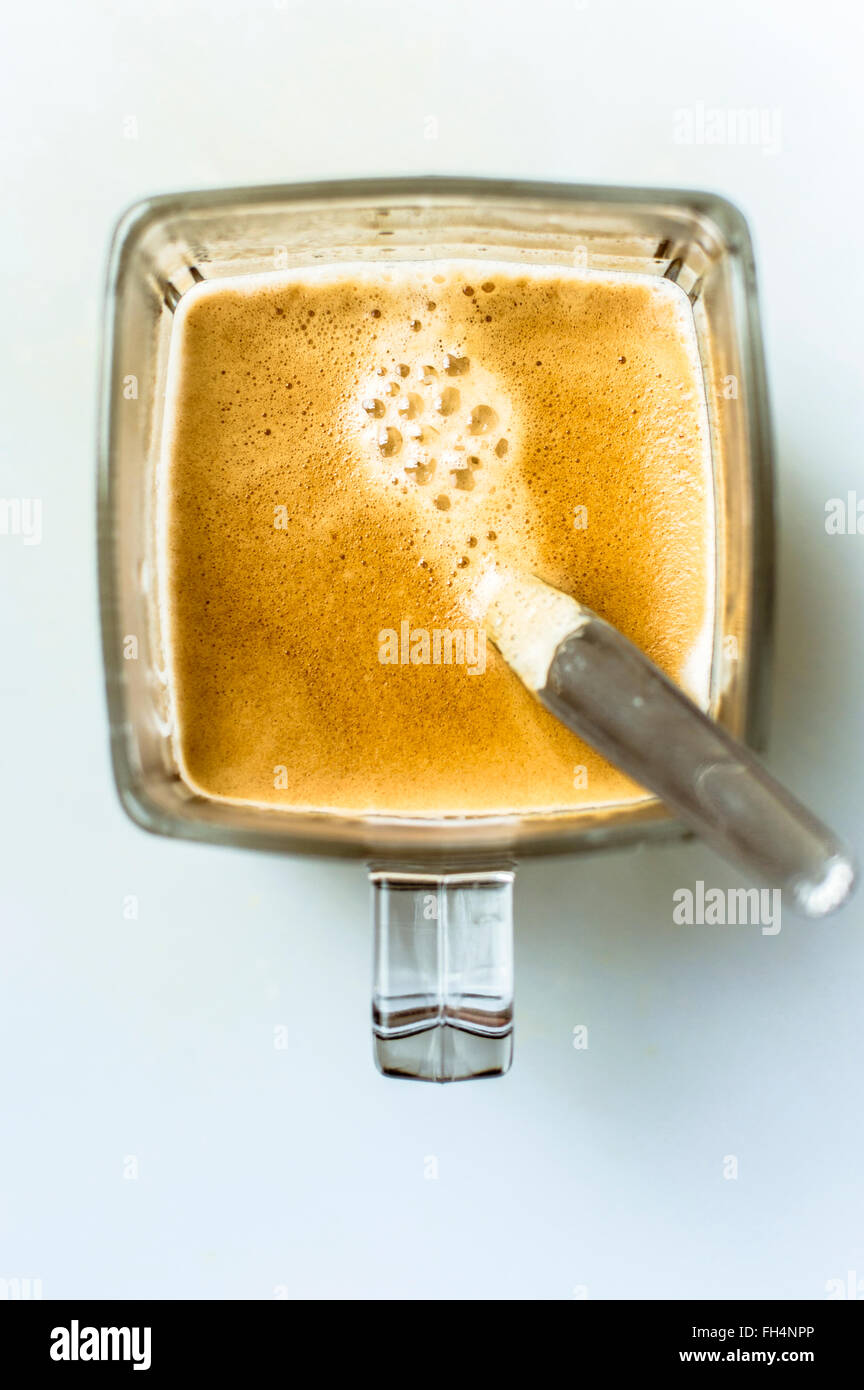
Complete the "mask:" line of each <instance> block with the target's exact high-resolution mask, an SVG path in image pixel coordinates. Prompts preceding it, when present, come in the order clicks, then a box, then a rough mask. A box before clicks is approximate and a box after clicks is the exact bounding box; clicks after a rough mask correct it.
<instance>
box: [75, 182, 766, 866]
mask: <svg viewBox="0 0 864 1390" xmlns="http://www.w3.org/2000/svg"><path fill="white" fill-rule="evenodd" d="M508 199H509V200H511V201H513V202H518V203H523V204H525V205H530V204H531V203H532V202H533V203H536V204H537V206H538V207H543V206H545V207H547V208H548V207H549V206H550V205H551V206H553V207H554V206H555V205H556V204H557V205H562V206H563V205H567V206H568V207H570V208H578V207H579V206H580V205H584V206H586V207H591V206H595V207H598V208H609V207H610V206H611V207H613V208H614V207H620V208H621V209H622V211H623V210H625V209H627V210H633V211H635V210H638V209H639V208H643V209H644V211H645V212H646V213H653V214H655V215H656V214H658V213H662V212H663V211H664V210H668V212H669V213H670V214H672V213H676V212H677V213H684V214H687V215H689V217H690V218H691V219H693V218H695V219H697V220H699V221H702V222H704V223H705V224H706V225H708V226H710V227H711V229H712V230H713V232H714V234H715V235H718V234H719V240H720V242H721V243H722V246H723V249H724V251H725V252H726V253H727V254H728V256H729V258H730V261H731V262H732V264H733V265H734V266H735V267H736V268H737V272H738V274H739V277H740V287H741V289H742V290H743V304H742V305H741V306H740V319H739V322H740V325H741V330H742V331H741V334H740V351H741V359H742V370H743V372H744V374H745V379H746V383H747V387H748V395H747V401H748V412H747V423H746V429H747V440H748V452H749V459H750V478H751V483H752V499H751V501H752V507H751V510H752V527H753V532H754V542H753V545H754V547H755V548H756V550H755V561H754V563H755V564H756V565H757V566H758V576H757V582H755V583H754V584H753V590H752V594H751V610H750V641H749V666H748V690H747V695H746V699H745V717H746V725H745V728H744V730H743V733H744V736H745V737H746V738H747V740H748V741H749V742H751V743H753V744H754V745H756V746H757V747H758V746H760V744H761V742H762V740H763V737H764V731H765V724H766V716H767V707H768V694H769V692H768V678H769V671H770V661H771V650H772V629H773V600H774V586H773V570H774V510H773V462H774V460H773V438H772V430H771V421H770V407H769V400H768V391H767V378H766V371H765V364H764V356H763V350H762V334H761V318H760V314H759V307H758V298H757V290H756V273H755V264H754V257H753V249H752V241H751V237H750V232H749V228H748V225H747V222H746V220H745V218H744V216H743V214H742V213H741V211H740V210H739V209H738V208H737V207H736V206H735V204H734V203H732V202H730V201H729V200H728V199H727V198H725V197H723V196H722V195H720V194H716V193H713V192H705V191H700V190H695V189H675V188H665V187H664V188H652V187H642V186H624V185H603V184H573V183H562V182H558V181H531V180H521V179H515V180H514V179H502V178H480V177H472V176H467V177H464V176H449V175H420V176H409V177H398V176H396V177H383V178H360V179H356V178H351V179H335V180H323V181H305V182H302V183H287V184H267V185H262V186H255V185H249V186H245V185H241V186H236V187H229V188H215V189H199V190H190V191H182V192H169V193H164V194H158V195H154V196H149V197H144V198H141V199H138V200H136V201H134V202H133V203H132V204H130V205H129V206H127V207H126V208H125V209H124V210H123V211H122V212H121V214H120V215H119V217H118V219H117V221H116V223H115V226H114V231H113V235H112V238H111V243H110V249H109V252H108V263H107V275H106V283H105V299H104V312H103V325H102V360H101V369H100V383H101V385H100V411H99V427H98V472H97V511H98V522H97V533H98V547H99V603H100V613H101V631H102V648H103V661H104V669H105V677H106V694H107V703H108V715H109V725H110V743H111V761H112V769H113V775H114V781H115V785H116V787H117V791H118V794H119V797H120V800H121V803H122V805H123V806H124V808H125V810H126V811H127V813H128V814H129V816H130V817H131V819H132V820H133V821H135V822H136V823H137V824H138V825H140V826H142V827H143V828H144V829H147V830H149V831H151V832H154V833H158V834H163V835H168V836H171V837H174V838H182V839H193V840H204V841H208V842H211V843H221V844H230V845H237V846H241V847H250V848H259V849H269V850H274V851H277V852H281V853H285V852H288V853H302V854H312V855H316V854H321V855H327V856H336V857H356V858H367V859H368V858H370V856H371V857H372V858H375V857H376V855H377V856H379V857H380V856H381V855H382V854H386V855H387V856H388V863H390V862H393V852H392V850H393V846H394V845H396V843H397V841H398V850H396V851H395V853H396V857H398V858H400V859H401V860H403V861H404V862H405V864H406V865H407V866H408V867H410V866H412V865H413V864H415V863H417V862H422V863H423V864H424V865H426V864H429V863H430V861H431V860H434V858H435V855H436V853H440V854H441V855H443V856H446V857H447V859H448V862H452V860H453V856H454V854H458V856H459V857H460V860H463V859H466V857H467V859H470V858H471V857H472V856H474V857H476V858H479V859H482V862H483V863H484V864H488V863H489V861H490V856H491V857H492V858H494V856H495V854H496V853H499V854H503V855H505V856H506V855H508V854H510V853H518V854H519V855H523V854H527V855H532V856H533V855H536V854H545V853H556V854H561V853H564V854H567V853H575V852H579V851H580V850H588V851H590V850H592V849H596V848H597V847H599V845H601V844H603V843H606V842H607V839H608V837H609V835H610V830H608V829H604V827H602V826H598V827H596V828H595V829H593V830H592V829H588V830H582V831H579V830H576V829H574V827H573V824H572V819H573V814H574V813H573V811H572V810H571V811H568V812H551V813H542V812H531V813H528V812H525V813H515V814H513V815H508V816H476V817H438V818H432V817H424V818H422V819H421V818H416V817H413V818H412V817H402V816H396V817H394V816H385V815H379V814H370V815H368V816H367V815H362V816H355V815H348V814H346V815H344V816H336V815H335V813H333V812H297V811H292V810H291V809H288V808H285V809H283V808H279V807H275V808H271V809H269V810H267V811H263V810H262V813H261V814H262V818H266V819H267V820H269V821H270V822H271V823H272V821H273V818H274V817H278V818H279V819H280V820H282V822H283V825H282V826H280V828H279V829H275V828H269V829H268V828H267V826H266V825H264V824H263V823H262V825H261V826H260V827H257V826H256V827H249V828H243V827H238V826H228V825H224V824H220V823H219V821H218V818H217V816H216V815H215V814H214V815H213V819H210V817H209V814H208V811H207V807H206V806H205V808H204V809H203V810H202V814H201V816H200V817H198V818H196V819H195V820H191V819H190V820H186V819H183V818H181V817H179V816H176V815H172V814H171V812H170V811H168V810H166V809H164V808H163V807H162V806H160V805H159V804H158V803H157V802H156V801H155V800H154V799H153V798H151V796H150V795H149V794H148V793H147V792H146V791H145V790H144V788H143V787H142V786H141V784H140V779H139V778H138V776H137V773H136V770H135V768H134V767H133V765H132V761H131V758H130V755H129V747H128V740H127V737H126V732H125V725H126V704H125V696H124V691H123V685H122V679H121V678H120V674H119V672H118V669H117V650H118V647H117V639H118V633H119V628H118V625H117V622H116V619H117V616H118V614H117V595H116V572H115V539H116V538H115V535H114V526H113V520H114V511H113V488H112V483H113V473H114V469H113V461H114V457H115V442H116V441H115V405H114V400H113V393H114V382H115V378H114V368H115V347H116V341H117V320H118V312H119V306H120V302H121V297H122V293H123V289H124V275H125V270H126V267H127V264H128V261H129V259H130V258H131V255H132V254H133V252H134V251H135V249H136V247H137V246H138V245H139V244H140V241H141V240H142V239H143V237H144V236H145V235H146V233H147V231H148V230H149V229H150V228H151V227H152V226H153V225H155V224H157V223H158V222H160V221H162V220H165V219H166V218H168V217H170V216H171V215H181V214H183V213H188V212H198V213H202V214H206V213H207V212H208V211H211V210H212V212H213V213H214V214H217V213H219V212H222V211H224V210H226V209H230V208H234V207H237V208H240V207H243V206H244V205H248V206H249V207H250V208H258V209H260V208H266V207H271V206H272V207H278V206H286V207H288V208H290V207H292V206H300V205H302V204H304V203H305V204H308V205H316V204H317V205H321V206H326V205H328V204H334V203H351V202H352V201H356V202H357V203H358V204H359V205H373V206H374V205H375V204H376V203H380V204H389V205H390V206H404V205H407V204H409V203H410V202H412V201H414V202H416V201H418V200H421V201H424V202H426V203H427V204H429V205H433V204H434V203H436V202H441V203H447V202H450V203H455V204H459V203H460V202H464V203H465V204H466V205H470V204H472V203H473V204H476V203H477V202H478V201H488V202H490V203H492V202H494V201H499V202H500V201H501V200H505V201H506V200H508ZM212 805H213V806H216V807H218V806H220V805H222V803H217V802H214V803H212ZM627 809H628V817H627V822H626V824H618V825H616V826H615V827H614V830H612V832H611V833H612V834H614V843H615V844H616V845H623V844H627V843H638V842H641V841H643V840H645V839H646V838H650V839H669V838H677V837H679V836H680V835H681V834H682V833H685V832H683V830H682V828H681V826H680V825H679V824H678V823H677V822H676V821H674V820H673V819H672V818H671V817H670V815H669V813H668V812H667V811H666V810H665V808H663V807H662V805H661V804H660V803H659V802H657V801H656V800H655V799H653V798H652V799H651V800H650V801H648V802H647V803H641V804H640V803H639V802H637V803H635V804H629V803H628V808H627ZM565 817H566V818H568V819H569V824H568V825H567V826H566V827H565V826H564V825H560V826H557V827H556V820H563V819H564V818H565ZM529 819H530V821H531V822H532V824H533V827H534V830H535V831H536V835H531V836H530V837H528V838H526V837H525V836H524V835H519V836H518V837H517V838H518V844H515V843H514V837H513V834H512V833H511V834H509V835H508V833H507V832H508V831H511V832H516V831H518V829H519V828H520V827H522V828H523V829H524V825H525V821H526V820H529ZM291 822H293V826H292V824H290V823H291ZM301 822H302V827H301ZM337 822H338V827H339V828H338V829H337ZM294 831H296V833H293V832H294ZM483 831H486V832H490V831H492V832H493V834H492V841H493V843H492V844H491V848H490V838H489V834H488V833H487V834H486V835H485V837H484V836H483V834H482V832H483ZM348 832H350V836H351V838H346V834H347V833H348ZM394 832H398V833H397V834H394ZM496 832H497V833H496ZM431 833H434V834H435V835H436V836H438V837H439V845H438V847H437V848H436V847H432V848H430V846H429V844H428V836H429V835H430V834H431ZM481 840H482V846H481V845H480V844H479V843H476V842H478V841H481ZM472 841H474V842H475V843H473V844H472Z"/></svg>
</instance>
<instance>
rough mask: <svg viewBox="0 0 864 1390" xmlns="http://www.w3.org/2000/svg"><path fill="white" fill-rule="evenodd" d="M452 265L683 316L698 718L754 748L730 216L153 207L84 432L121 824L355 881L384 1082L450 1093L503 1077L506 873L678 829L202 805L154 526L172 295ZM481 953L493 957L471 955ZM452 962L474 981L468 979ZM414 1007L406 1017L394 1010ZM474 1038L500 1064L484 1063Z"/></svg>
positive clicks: (505, 187)
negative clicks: (178, 728)
mask: <svg viewBox="0 0 864 1390" xmlns="http://www.w3.org/2000/svg"><path fill="white" fill-rule="evenodd" d="M450 258H459V259H467V260H472V259H474V260H477V261H478V263H481V262H483V261H484V260H496V261H501V260H505V261H512V262H513V263H514V264H515V265H530V264H540V265H545V266H553V267H554V266H555V265H561V266H573V265H576V266H581V267H584V268H586V269H592V270H593V269H596V270H613V271H614V270H617V271H626V272H638V273H641V274H644V275H656V276H665V277H666V278H667V279H672V280H674V281H676V282H677V283H678V285H679V286H681V288H682V289H683V290H684V291H685V293H686V294H687V295H688V296H689V299H690V302H691V304H692V306H693V315H694V322H695V328H696V336H697V341H698V347H699V354H700V359H701V364H702V371H703V376H704V383H705V394H706V400H707V407H708V418H709V429H710V440H711V452H712V465H713V482H714V502H715V518H716V533H715V543H716V557H715V559H716V563H715V584H716V593H715V602H714V612H715V630H714V644H713V659H712V671H711V684H710V706H709V711H710V714H711V716H712V717H713V718H714V719H716V720H718V721H719V722H720V723H721V724H722V725H724V726H725V727H726V728H728V729H729V730H730V731H731V732H732V733H733V734H735V735H736V736H738V737H740V738H744V739H746V740H747V741H749V742H750V743H752V744H755V745H756V746H758V745H759V744H760V743H761V741H762V738H763V735H764V731H765V719H766V711H767V676H768V669H769V661H770V624H771V608H772V592H773V515H772V446H771V430H770V420H769V410H768V402H767V395H766V385H765V371H764V363H763V354H762V345H761V334H760V325H759V314H758V307H757V300H756V286H755V274H754V265H753V254H752V247H751V242H750V237H749V233H748V230H747V225H746V223H745V221H744V219H743V217H742V216H741V214H740V213H739V212H738V210H737V209H736V208H735V207H733V206H732V205H731V204H730V203H728V202H726V201H725V200H723V199H722V198H719V197H716V196H714V195H713V194H706V193H697V192H682V191H669V190H657V189H653V190H649V189H634V188H603V187H587V186H578V185H577V186H573V185H564V184H542V183H520V182H510V181H506V182H505V181H500V180H481V179H450V178H419V179H390V180H370V181H349V182H335V183H315V184H301V185H287V186H279V187H272V188H252V189H246V188H241V189H229V190H220V191H217V192H195V193H183V194H173V195H168V196H165V197H158V198H152V199H147V200H145V201H143V202H140V203H138V204H136V205H135V206H133V207H132V208H130V209H129V210H128V211H127V212H126V213H125V214H124V215H123V216H122V217H121V219H120V221H119V223H118V226H117V228H116V230H115V234H114V240H113V244H112V247H111V252H110V259H109V267H108V283H107V290H106V305H105V325H104V360H103V374H102V407H101V422H100V432H99V570H100V599H101V613H102V633H103V649H104V660H105V672H106V682H107V695H108V710H109V719H110V734H111V752H112V762H113V768H114V776H115V781H116V784H117V789H118V792H119V795H120V799H121V801H122V803H123V805H124V807H125V808H126V810H127V812H128V813H129V815H130V816H131V817H132V819H133V820H135V821H136V822H137V823H138V824H139V825H141V826H143V827H144V828H146V829H148V830H151V831H155V832H157V833H160V834H165V835H173V836H179V837H183V838H187V839H198V840H205V841H209V842H212V843H219V844H226V845H239V846H245V847H248V848H259V849H267V850H276V851H279V850H281V851H288V852H293V853H303V854H320V855H331V856H339V857H356V858H361V859H365V860H367V861H368V862H369V863H370V865H371V868H372V877H373V884H374V894H373V897H374V901H375V903H376V920H377V923H378V938H377V941H378V951H377V963H376V1001H375V1003H374V1008H373V1012H374V1017H375V1019H376V1028H378V1029H379V1031H377V1032H376V1039H377V1040H378V1041H376V1054H377V1058H378V1062H379V1065H380V1066H381V1068H382V1070H384V1071H387V1072H390V1073H392V1074H399V1075H420V1076H430V1077H431V1078H432V1079H439V1080H440V1079H450V1075H442V1073H452V1074H453V1075H458V1076H466V1075H480V1074H483V1075H492V1074H497V1073H500V1072H501V1071H502V1070H505V1069H506V1063H507V1061H508V1060H509V1047H510V1027H511V1026H512V1010H511V1009H510V1005H509V1003H508V998H509V996H510V995H511V994H512V989H511V986H510V984H509V983H508V964H507V959H504V958H506V957H507V953H508V950H509V946H508V944H507V939H505V938H507V932H506V930H505V931H504V932H503V934H502V932H500V931H498V930H497V928H498V927H499V926H501V924H502V923H503V924H504V926H505V927H506V924H507V922H508V921H509V910H510V908H509V903H510V879H511V878H512V863H513V861H514V858H515V857H517V856H524V855H532V854H547V853H560V852H572V851H577V850H580V849H595V848H598V847H600V846H605V845H610V846H611V845H620V844H624V843H634V842H639V841H644V840H649V839H657V838H664V837H666V838H668V837H669V836H670V835H680V834H681V833H682V830H681V827H680V826H679V825H678V824H677V823H676V822H674V821H673V820H672V819H671V817H670V816H669V814H668V813H667V812H666V810H665V809H664V807H663V806H662V804H661V803H660V802H659V801H657V800H656V799H655V798H646V799H645V800H643V801H640V802H638V803H637V804H635V805H634V804H629V805H628V804H625V805H617V806H616V805H612V806H609V805H607V806H598V807H594V808H592V807H590V806H589V807H585V808H580V809H579V810H569V811H561V812H556V813H538V814H529V815H503V816H470V817H442V818H439V819H427V818H423V819H419V818H411V817H394V816H380V815H369V816H344V815H337V814H334V813H332V812H319V813H310V812H306V811H303V812H293V811H290V810H281V809H278V808H271V809H263V808H261V809H259V808H255V807H250V806H238V805H231V804H229V803H224V802H217V801H213V800H209V799H207V798H204V797H201V796H198V795H196V794H195V793H193V792H192V791H191V790H190V789H189V788H188V787H187V786H186V784H185V783H184V782H183V781H182V780H181V778H180V776H179V773H178V770H177V764H176V761H175V758H174V753H173V747H172V738H171V723H170V701H169V699H168V692H167V684H166V669H167V663H166V658H165V651H164V648H163V642H162V634H161V632H160V626H159V601H158V599H159V584H160V575H159V572H158V568H157V565H156V545H155V514H156V473H157V464H158V460H159V454H160V448H161V439H162V431H163V407H164V399H165V380H166V372H167V365H168V349H169V343H170V338H171V332H172V325H173V318H174V310H175V309H176V306H177V304H178V302H179V300H180V298H181V296H182V295H183V294H184V293H185V292H186V291H187V290H189V289H190V288H192V286H193V285H195V284H196V283H197V282H199V281H200V280H202V279H212V278H216V277H220V276H228V275H231V276H237V275H247V274H249V275H251V274H255V273H256V272H261V271H268V270H269V271H272V270H274V269H283V268H284V269H289V268H290V269H295V268H300V267H303V266H318V265H332V264H339V265H344V266H350V265H351V264H352V263H356V262H367V263H368V262H378V263H380V264H381V265H382V266H386V265H388V264H392V263H393V262H394V261H416V260H440V259H450ZM433 900H434V906H435V912H434V914H433V916H432V917H431V918H430V917H429V916H428V913H429V910H430V909H429V903H430V902H431V901H433ZM481 903H482V907H481V906H478V904H481ZM490 904H491V908H490ZM424 912H425V913H427V915H426V916H425V917H424V916H423V915H422V914H423V913H424ZM430 920H431V921H432V922H434V923H435V924H436V925H435V928H434V932H433V939H432V941H431V945H430V938H429V923H430ZM421 923H423V924H425V925H423V927H422V930H421ZM412 925H413V926H415V927H416V928H417V929H418V931H417V932H414V934H413V935H412V930H411V928H412ZM418 932H419V935H418ZM472 932H473V935H472ZM420 936H422V939H423V942H422V948H421V947H420V946H419V945H418V941H419V939H420ZM469 940H470V941H472V942H473V945H470V944H469V945H466V944H465V943H466V942H469ZM481 940H482V942H485V943H487V945H482V946H481V948H480V951H479V956H478V951H477V943H478V941H481ZM466 951H467V953H468V956H470V959H471V961H472V965H471V969H470V970H468V972H467V974H466V972H465V971H464V970H462V969H461V968H460V967H459V961H460V960H461V961H462V962H463V964H464V960H465V958H466V957H465V952H466ZM502 953H503V958H502ZM445 958H446V960H447V962H448V970H447V971H444V972H442V969H441V961H442V960H443V959H445ZM478 959H479V960H480V961H481V964H480V965H479V966H478V964H477V961H478ZM478 970H479V975H478V974H477V971H478ZM472 972H473V977H472V978H471V979H469V978H468V977H469V976H472ZM421 977H422V979H421ZM421 985H422V988H421ZM412 991H413V992H412ZM466 991H467V992H466ZM418 999H419V1000H420V1001H421V1005H422V1007H420V1006H418V1008H419V1012H418V1008H415V1007H414V1005H415V1004H416V1003H417V1000H418ZM406 1000H408V1001H411V1004H410V1007H406V1008H403V1007H397V1006H401V1005H404V1004H405V1003H406ZM466 1000H467V1001H468V1002H467V1003H466ZM478 1000H481V1001H482V1000H487V1001H491V1002H492V1004H494V1005H495V1007H494V1008H492V1009H491V1012H490V1011H489V1010H487V1011H486V1013H484V1009H483V1007H481V1008H480V1009H479V1014H480V1015H481V1017H480V1023H479V1024H478V1023H477V1020H476V1018H475V1015H477V1014H478V1009H477V1007H476V1004H477V1001H478ZM487 1015H488V1017H487ZM492 1017H494V1019H495V1020H496V1021H495V1022H494V1023H489V1021H488V1020H489V1018H492ZM393 1019H397V1020H398V1021H397V1022H396V1023H393ZM472 1019H473V1020H474V1021H473V1023H472ZM382 1020H383V1023H382ZM388 1020H389V1021H388ZM502 1020H503V1022H502ZM487 1025H488V1026H487ZM382 1028H383V1030H384V1032H383V1033H382V1032H381V1031H380V1030H381V1029H382ZM388 1028H389V1029H390V1033H389V1035H388V1036H385V1034H387V1030H388ZM502 1028H503V1029H504V1030H505V1031H503V1032H502V1031H501V1030H502ZM472 1030H473V1031H472ZM484 1030H485V1031H484ZM496 1030H497V1031H496ZM388 1037H389V1043H388ZM481 1037H485V1038H486V1039H487V1041H490V1042H491V1040H492V1039H493V1038H494V1039H495V1040H496V1046H492V1047H488V1048H486V1049H485V1052H484V1049H483V1047H481V1045H480V1042H479V1041H478V1039H480V1038H481ZM382 1039H383V1041H382ZM504 1039H506V1044H505V1042H504ZM394 1040H395V1041H394ZM397 1042H398V1043H399V1045H398V1046H397ZM379 1044H380V1045H379ZM385 1044H387V1045H385ZM389 1044H392V1046H389ZM409 1044H410V1045H409ZM388 1046H389V1050H388ZM400 1047H401V1052H400ZM397 1053H398V1054H399V1056H398V1057H397V1056H396V1054H397ZM486 1053H488V1058H487V1057H486ZM505 1053H506V1056H505ZM394 1058H395V1061H394ZM400 1058H401V1061H400ZM484 1059H485V1060H484ZM487 1061H488V1065H487ZM391 1063H393V1064H392V1065H391Z"/></svg>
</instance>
